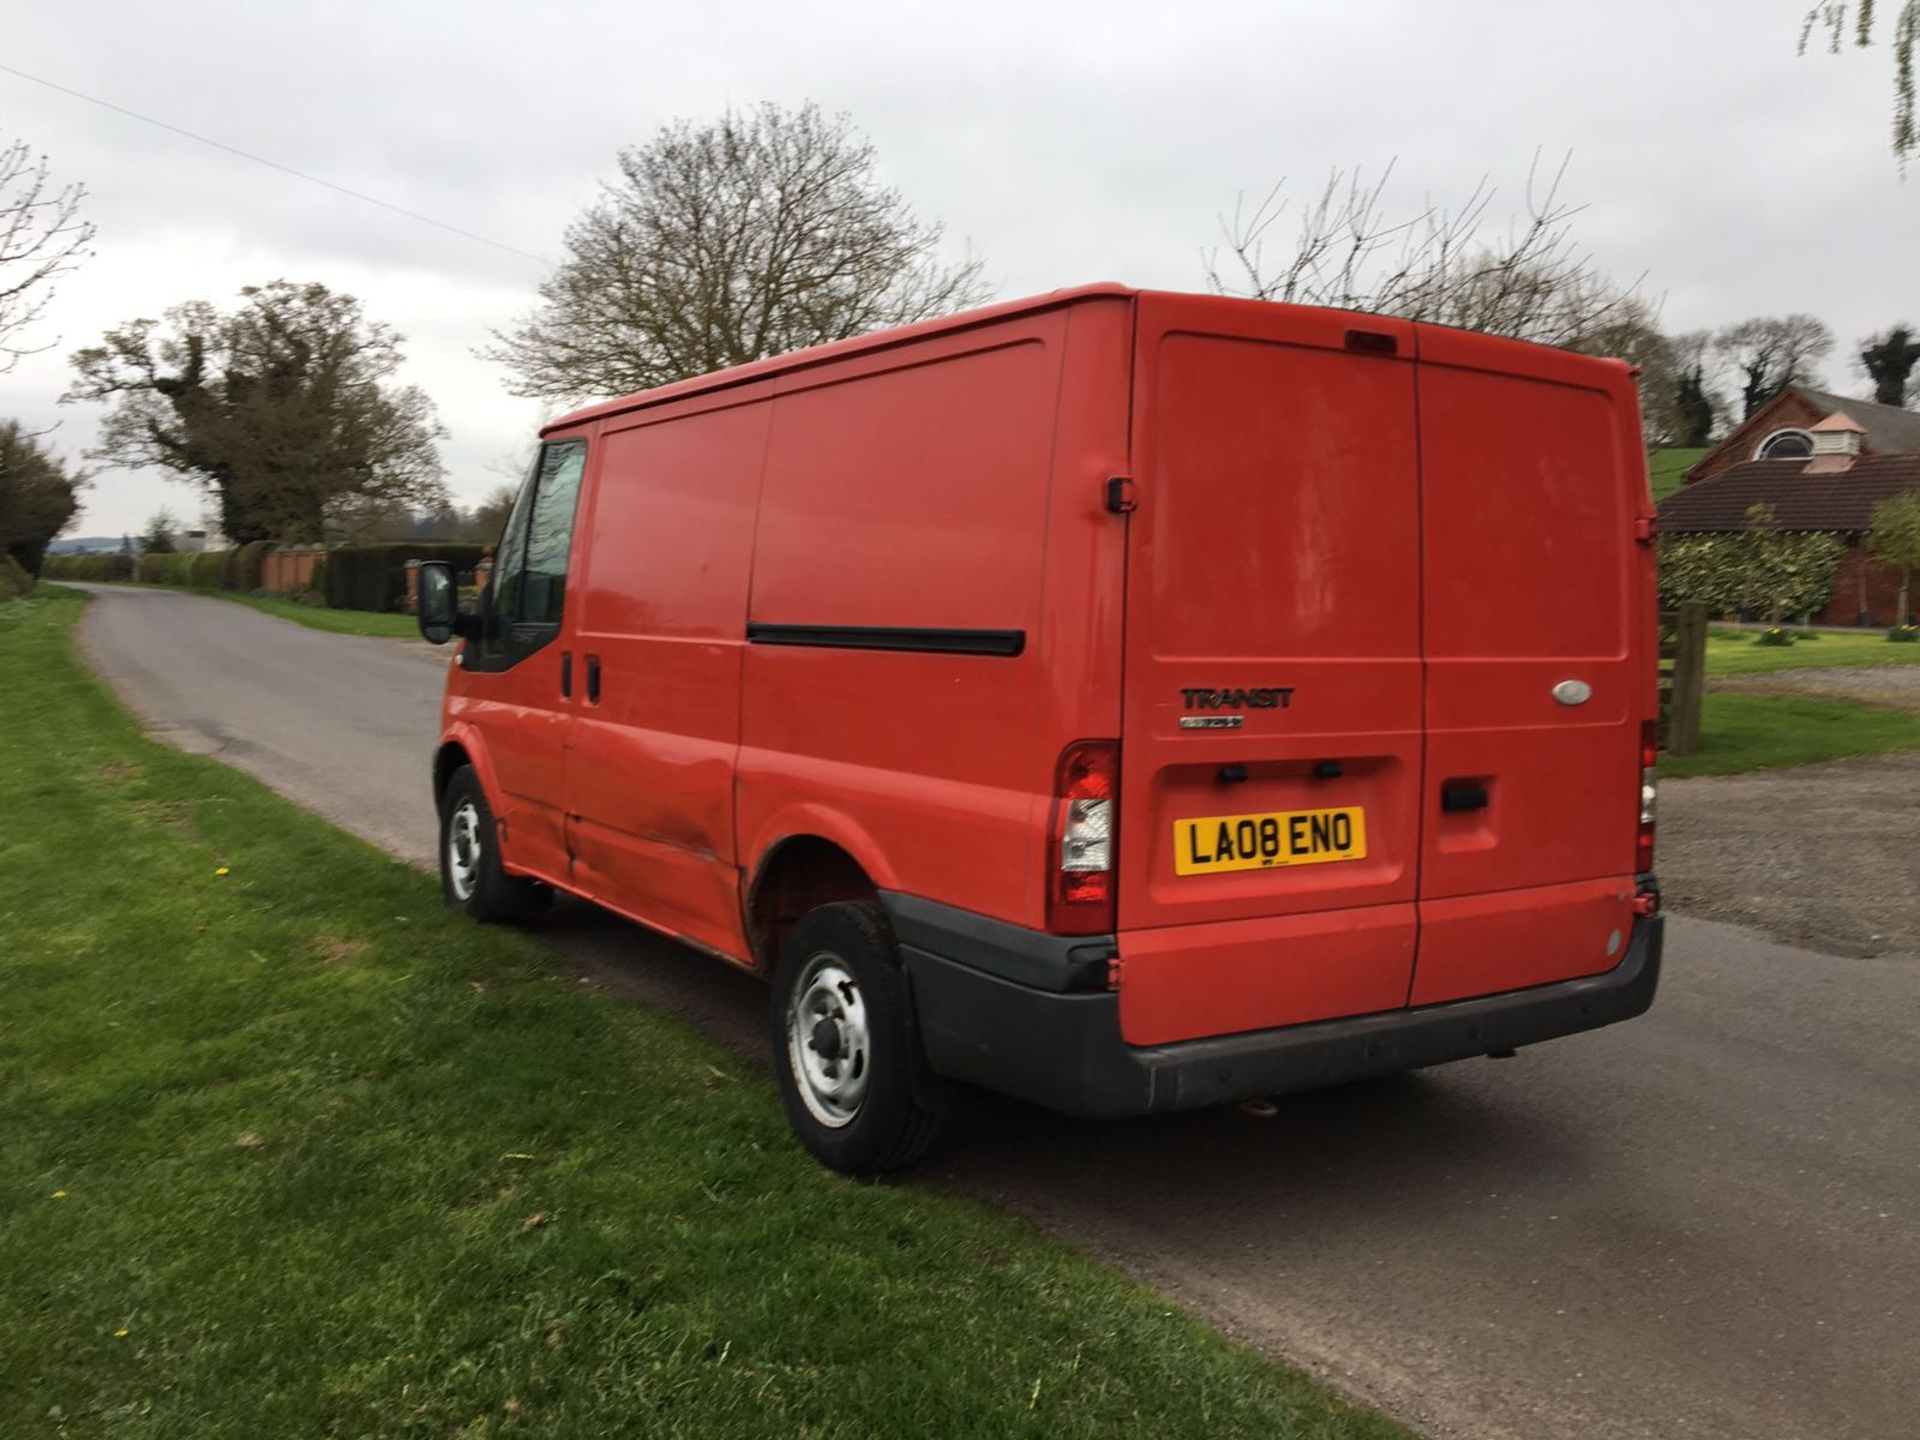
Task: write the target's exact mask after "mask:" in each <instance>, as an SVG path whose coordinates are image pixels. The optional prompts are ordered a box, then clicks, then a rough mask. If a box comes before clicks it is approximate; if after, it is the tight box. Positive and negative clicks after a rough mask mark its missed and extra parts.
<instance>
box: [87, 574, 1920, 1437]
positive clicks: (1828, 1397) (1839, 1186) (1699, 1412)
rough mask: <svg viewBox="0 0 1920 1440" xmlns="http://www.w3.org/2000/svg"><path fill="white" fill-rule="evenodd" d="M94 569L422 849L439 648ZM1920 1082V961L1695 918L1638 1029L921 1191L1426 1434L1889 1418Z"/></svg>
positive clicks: (213, 714)
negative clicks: (1008, 1221)
mask: <svg viewBox="0 0 1920 1440" xmlns="http://www.w3.org/2000/svg"><path fill="white" fill-rule="evenodd" d="M97 595H98V598H97V599H96V601H95V603H94V604H93V605H92V606H91V607H89V613H88V615H87V617H86V620H85V622H84V626H83V638H84V643H85V645H86V648H87V651H88V653H89V655H90V656H91V657H92V658H93V660H94V663H95V664H96V665H97V666H98V668H99V669H100V670H101V672H102V673H103V674H105V675H106V676H107V677H108V678H109V680H111V681H112V683H113V684H114V686H115V688H116V689H118V690H119V692H120V693H121V694H122V695H123V696H125V697H126V698H127V699H128V701H129V703H131V704H132V705H133V706H134V708H135V709H136V710H138V711H140V712H141V713H142V714H144V715H146V716H147V717H148V720H149V722H150V723H151V724H154V725H155V726H156V727H158V728H159V730H160V733H161V734H162V735H163V736H164V737H166V738H170V739H174V740H176V741H181V742H184V743H188V744H191V745H192V746H194V748H200V749H210V750H212V751H213V752H214V753H216V754H219V755H220V756H221V757H222V758H225V759H229V760H231V761H233V762H234V763H235V764H237V765H239V766H240V767H241V768H242V769H246V770H249V771H251V772H252V773H254V774H256V775H258V776H260V777H261V778H263V779H265V780H266V781H267V783H269V784H271V785H274V786H276V787H278V788H280V789H282V790H284V791H285V792H286V793H288V794H289V795H291V796H292V797H293V798H295V799H297V800H300V801H301V802H302V803H305V804H309V805H312V806H313V807H314V808H316V809H318V810H320V811H321V812H322V813H323V814H326V815H328V816H329V817H331V818H333V819H336V820H338V821H339V822H340V823H341V824H343V825H345V826H347V827H348V828H349V829H352V830H356V831H358V832H359V833H360V834H362V835H365V836H367V837H368V838H369V839H372V840H374V841H375V843H380V844H385V845H387V846H388V847H389V848H392V849H393V850H394V851H395V852H396V853H399V854H403V855H406V856H408V857H409V858H414V859H420V858H422V857H423V856H424V855H425V854H426V852H427V849H428V841H427V839H426V837H428V836H429V835H430V833H431V826H432V816H431V813H430V807H429V803H428V795H427V780H426V777H427V754H428V750H429V748H430V746H431V744H432V741H433V727H434V715H435V710H436V706H437V693H438V687H439V683H440V671H439V667H438V665H437V664H435V663H432V662H431V661H430V660H429V659H427V658H423V657H422V656H420V655H419V654H418V653H416V652H413V651H410V650H408V649H406V648H405V647H403V646H397V645H395V644H393V643H391V642H382V641H373V640H361V639H354V638H351V637H345V636H332V635H321V634H319V633H317V632H313V631H306V630H300V629H297V628H296V627H294V626H292V625H290V624H288V623H286V622H283V621H279V620H275V619H272V618H270V617H267V616H263V615H259V614H256V613H255V612H253V611H250V610H246V609H244V608H242V607H239V606H234V605H228V604H225V603H223V602H220V601H217V600H208V599H200V598H196V597H193V596H186V595H172V594H167V593H165V592H155V591H144V590H125V589H117V590H111V591H102V592H97ZM1692 783H1696V784H1708V783H1722V782H1704V781H1703V782H1692ZM1674 788H1675V789H1676V790H1679V791H1680V792H1681V794H1682V795H1683V796H1684V795H1685V794H1687V793H1688V792H1687V791H1686V790H1685V789H1683V788H1682V787H1674ZM1704 813H1705V812H1704V810H1700V811H1695V812H1693V814H1692V818H1689V804H1688V802H1687V801H1686V800H1685V799H1684V798H1683V799H1682V800H1681V801H1680V802H1679V803H1678V804H1677V805H1670V806H1669V808H1668V813H1667V816H1666V818H1665V828H1666V835H1667V843H1668V844H1669V845H1670V846H1673V847H1675V848H1676V850H1677V852H1678V853H1679V854H1680V855H1681V856H1682V857H1684V855H1685V853H1686V849H1687V847H1688V846H1690V845H1694V844H1704V845H1712V844H1724V843H1727V842H1724V841H1721V840H1720V839H1719V838H1718V837H1717V836H1716V837H1714V838H1713V839H1708V838H1706V837H1702V838H1700V839H1698V840H1695V839H1694V838H1693V837H1692V836H1690V835H1689V834H1688V832H1689V830H1690V829H1692V828H1693V827H1695V826H1696V825H1697V824H1698V823H1699V821H1700V819H1701V817H1702V816H1703V815H1704ZM1756 813H1757V812H1756ZM1687 868H1688V866H1687V864H1686V863H1685V862H1684V859H1683V863H1682V865H1681V869H1682V871H1683V872H1685V871H1686V870H1687ZM1910 879H1911V877H1909V880H1910ZM1682 888H1684V886H1683V887H1682ZM548 933H549V935H550V936H551V938H552V941H553V943H554V944H555V945H556V946H557V947H558V948H560V949H561V950H562V951H563V952H565V953H566V954H567V955H568V956H570V957H572V958H573V959H574V961H575V962H576V963H578V964H579V965H581V966H582V967H583V968H584V969H585V970H586V972H587V973H588V974H589V975H591V976H593V977H595V978H596V980H597V981H598V982H599V983H601V984H602V985H603V986H605V987H606V988H607V989H609V990H611V991H614V992H617V993H620V994H626V995H637V996H641V997H644V998H646V999H649V1000H651V1001H654V1002H656V1003H659V1004H661V1005H664V1006H666V1007H667V1008H669V1009H672V1010H674V1011H676V1012H678V1013H680V1014H682V1015H685V1016H688V1017H690V1018H692V1019H693V1020H695V1021H696V1022H697V1023H700V1024H702V1025H704V1026H706V1027H707V1028H709V1029H710V1030H712V1031H713V1032H714V1033H716V1034H717V1035H719V1036H720V1037H721V1038H722V1039H724V1040H727V1041H728V1042H729V1043H732V1044H734V1045H735V1046H736V1047H738V1048H740V1049H742V1050H744V1051H747V1052H749V1053H753V1054H759V1053H761V1051H762V1049H763V1044H764V1042H763V1040H762V1038H761V1036H762V1027H763V1014H764V1005H765V997H764V992H763V991H762V990H761V989H760V987H759V986H758V985H757V983H756V982H754V981H752V980H750V979H748V978H746V977H744V976H741V975H739V974H736V973H735V972H733V971H731V970H729V969H727V968H726V967H724V966H721V965H719V964H717V963H715V962H712V961H708V960H704V959H701V958H699V957H697V956H693V955H691V954H690V953H689V952H687V951H685V950H683V949H681V948H680V947H678V946H675V945H673V944H671V943H670V942H667V941H665V940H662V939H660V938H658V937H655V936H652V935H650V934H649V933H647V932H644V931H642V930H639V929H636V928H634V927H632V926H628V925H624V924H621V923H619V922H617V921H614V920H612V919H610V918H608V917H606V916H604V915H601V914H599V913H597V912H595V911H592V910H591V909H589V908H588V907H585V906H581V905H577V904H575V905H564V904H563V905H562V906H560V907H558V909H557V912H556V916H555V919H554V921H553V923H552V925H551V926H550V927H549V928H548ZM1917 1096H1920V962H1916V960H1915V959H1914V958H1913V957H1911V956H1882V957H1879V958H1858V957H1837V956H1833V955H1827V954H1821V953H1817V952H1815V951H1812V950H1807V949H1796V948H1791V947H1788V946H1784V945H1780V944H1777V943H1774V942H1772V941H1769V940H1768V939H1766V938H1764V937H1762V936H1760V935H1758V934H1756V933H1754V932H1753V931H1751V930H1747V929H1740V928H1735V927H1733V926H1730V925H1723V924H1716V923H1713V922H1710V921H1705V920H1700V919H1694V918H1688V917H1685V916H1681V917H1676V918H1675V919H1674V920H1673V922H1672V923H1671V926H1670V929H1669V932H1668V957H1667V971H1666V978H1665V981H1664V983H1663V987H1662V992H1661V996H1660V999H1659V1001H1658V1002H1657V1003H1656V1004H1655V1007H1654V1009H1653V1011H1652V1013H1651V1014H1649V1015H1648V1016H1646V1017H1645V1018H1644V1019H1641V1020H1637V1021H1634V1022H1632V1023H1630V1024H1626V1025H1621V1026H1616V1027H1613V1028H1611V1029H1608V1030H1602V1031H1598V1032H1595V1033H1593V1034H1590V1035H1583V1036H1576V1037H1573V1038H1571V1039H1568V1040H1564V1041H1560V1042H1558V1043H1556V1044H1553V1045H1548V1046H1542V1047H1539V1048H1537V1049H1534V1050H1529V1051H1527V1052H1524V1053H1523V1054H1522V1055H1521V1056H1519V1057H1518V1058H1516V1059H1513V1060H1505V1061H1484V1060H1483V1061H1475V1062H1470V1063H1467V1064H1463V1065H1457V1066H1452V1067H1446V1068H1443V1069H1439V1070H1433V1071H1428V1072H1425V1073H1423V1074H1420V1075H1417V1076H1412V1077H1407V1078H1403V1079H1398V1080H1393V1081H1387V1082H1380V1083H1376V1084H1371V1085H1364V1086H1354V1087H1348V1088H1345V1089H1341V1090H1336V1091H1328V1092H1321V1093H1317V1094H1311V1095H1304V1096H1293V1097H1289V1098H1287V1099H1284V1100H1283V1101H1281V1102H1280V1104H1279V1106H1278V1113H1277V1114H1276V1115H1275V1116H1274V1117H1273V1118H1270V1119H1257V1118H1254V1117H1252V1116H1249V1115H1247V1114H1245V1113H1243V1112H1241V1111H1239V1110H1220V1111H1208V1112H1202V1113H1198V1114H1193V1115H1184V1116H1172V1117H1163V1118H1158V1119H1153V1120H1147V1121H1130V1122H1115V1123H1108V1124H1099V1125H1095V1124H1082V1123H1074V1122H1068V1121H1064V1120H1060V1119H1057V1118H1055V1117H1052V1116H1049V1115H1046V1114H1043V1113H1041V1112H1038V1111H1034V1110H1030V1109H1026V1108H1024V1107H1020V1106H1017V1105H1013V1104H1010V1103H1009V1104H1000V1103H993V1104H988V1105H985V1106H984V1107H983V1108H982V1112H981V1113H980V1114H979V1115H977V1116H975V1117H973V1118H972V1120H971V1122H970V1123H964V1124H960V1125H957V1126H955V1127H954V1129H953V1131H952V1133H951V1139H950V1141H949V1143H948V1144H947V1145H946V1147H945V1148H944V1149H943V1150H942V1151H940V1152H939V1153H938V1156H937V1157H936V1160H935V1162H934V1165H933V1166H932V1168H930V1169H929V1170H928V1171H927V1172H925V1173H924V1176H923V1178H922V1179H921V1181H920V1182H919V1183H931V1184H939V1185H952V1186H956V1187H960V1188H964V1189H965V1190H967V1191H969V1192H972V1193H976V1194H983V1195H986V1196H989V1197H991V1198H994V1199H996V1200H999V1201H1001V1202H1003V1203H1005V1204H1008V1205H1010V1206H1012V1207H1013V1208H1015V1209H1016V1210H1018V1211H1020V1212H1021V1213H1023V1214H1025V1215H1028V1216H1030V1217H1032V1218H1033V1219H1034V1220H1035V1221H1036V1222H1038V1223H1039V1224H1041V1225H1042V1226H1044V1227H1045V1228H1046V1229H1047V1230H1049V1231H1050V1232H1052V1233H1053V1234H1055V1235H1058V1236H1060V1237H1062V1238H1063V1239H1065V1240H1067V1241H1069V1242H1071V1243H1074V1244H1078V1245H1081V1246H1083V1247H1085V1248H1087V1249H1088V1250H1090V1251H1092V1252H1094V1253H1096V1254H1098V1255H1101V1256H1104V1257H1107V1258H1109V1259H1111V1260H1112V1261H1113V1262H1114V1263H1115V1264H1116V1265H1118V1266H1120V1267H1121V1268H1122V1269H1124V1270H1125V1271H1127V1272H1128V1273H1130V1274H1132V1275H1134V1276H1136V1277H1138V1278H1139V1279H1141V1280H1142V1281H1144V1282H1146V1283H1148V1284H1151V1285H1154V1286H1157V1287H1159V1288H1160V1289H1161V1290H1163V1291H1165V1292H1166V1293H1168V1294H1170V1295H1172V1296H1175V1297H1177V1298H1178V1299H1180V1300H1182V1301H1184V1302H1185V1303H1187V1304H1188V1305H1190V1306H1191V1307H1192V1308H1193V1309H1194V1310H1195V1311H1197V1312H1198V1313H1199V1314H1201V1315H1203V1316H1205V1317H1206V1318H1208V1319H1209V1320H1211V1321H1212V1322H1213V1323H1215V1324H1217V1325H1218V1326H1219V1327H1220V1328H1221V1329H1222V1330H1223V1331H1225V1332H1226V1333H1227V1334H1228V1335H1230V1336H1233V1337H1235V1338H1237V1339H1240V1340H1243V1341H1246V1342H1247V1343H1249V1344H1253V1345H1257V1346H1259V1347H1261V1348H1263V1349H1266V1350H1269V1351H1271V1352H1272V1353H1274V1354H1276V1355H1279V1356H1281V1357H1283V1358H1285V1359H1288V1360H1291V1361H1293V1362H1295V1363H1298V1364H1302V1365H1305V1366H1306V1367H1308V1368H1310V1369H1312V1370H1314V1371H1316V1372H1318V1373H1320V1374H1322V1375H1324V1376H1326V1377H1327V1378H1329V1379H1331V1380H1332V1381H1333V1382H1334V1383H1336V1384H1338V1385H1340V1386H1341V1387H1342V1388H1344V1389H1346V1390H1347V1391H1349V1392H1350V1393H1352V1394H1354V1395H1356V1396H1358V1397H1360V1398H1362V1399H1365V1400H1369V1401H1372V1402H1374V1403H1376V1404H1378V1405H1380V1406H1382V1407H1383V1408H1385V1409H1387V1410H1389V1411H1390V1412H1392V1413H1394V1414H1396V1415H1398V1416H1400V1417H1402V1418H1404V1419H1406V1420H1408V1421H1409V1422H1411V1423H1412V1424H1414V1425H1415V1426H1417V1427H1419V1428H1421V1429H1423V1430H1425V1431H1427V1432H1428V1433H1430V1434H1433V1435H1462V1436H1475V1437H1493V1440H1558V1437H1565V1440H1574V1437H1578V1440H1612V1437H1668V1436H1678V1435H1686V1436H1690V1437H1702V1440H1736V1437H1737V1440H1755V1437H1767V1440H1788V1437H1794V1440H1800V1437H1805V1440H1816V1437H1817V1440H1885V1437H1890V1436H1901V1435H1909V1434H1912V1433H1914V1428H1915V1418H1914V1417H1915V1416H1916V1415H1920V1365H1916V1364H1915V1363H1914V1350H1915V1340H1914V1336H1915V1335H1916V1334H1920V1199H1917V1198H1916V1197H1920V1145H1916V1144H1915V1100H1916V1097H1917Z"/></svg>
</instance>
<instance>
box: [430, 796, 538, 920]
mask: <svg viewBox="0 0 1920 1440" xmlns="http://www.w3.org/2000/svg"><path fill="white" fill-rule="evenodd" d="M440 893H441V895H442V896H443V897H445V899H446V902H447V904H448V905H450V906H452V907H453V908H454V909H455V910H458V911H460V912H461V913H462V914H463V915H466V916H468V917H469V918H471V919H474V920H478V921H480V922H481V923H482V924H483V925H485V924H494V923H497V922H500V921H513V920H526V919H530V918H532V917H533V916H534V915H537V914H538V913H540V911H542V910H544V909H545V908H546V907H547V905H548V904H549V903H551V901H552V899H553V892H552V891H551V890H549V889H547V887H546V886H544V885H541V884H539V883H538V882H536V881H533V880H523V879H521V878H520V877H519V876H517V875H509V874H507V872H506V871H505V870H503V869H501V868H500V846H499V839H498V831H497V830H496V829H495V828H494V823H493V807H492V806H490V805H489V804H487V792H486V791H485V790H483V789H482V788H481V786H480V777H479V776H478V775H477V774H475V773H474V769H473V767H472V766H471V765H462V766H461V767H460V768H459V769H458V770H456V771H454V772H453V776H452V778H451V779H449V780H448V781H447V789H446V793H445V794H444V795H442V796H441V797H440Z"/></svg>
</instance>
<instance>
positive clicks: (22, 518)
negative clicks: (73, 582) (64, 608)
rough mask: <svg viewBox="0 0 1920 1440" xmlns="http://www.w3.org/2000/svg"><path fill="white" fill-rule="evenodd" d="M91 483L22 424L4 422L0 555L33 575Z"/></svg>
mask: <svg viewBox="0 0 1920 1440" xmlns="http://www.w3.org/2000/svg"><path fill="white" fill-rule="evenodd" d="M84 484H86V477H85V476H83V475H79V474H75V473H71V472H69V471H68V470H67V468H66V466H65V465H63V464H62V463H61V462H60V461H59V460H58V459H57V458H56V457H55V456H54V454H53V452H52V450H50V449H49V448H48V447H47V446H46V445H44V444H43V443H41V437H40V436H39V435H36V434H35V433H34V432H32V431H31V430H28V429H26V428H25V427H24V426H22V425H21V423H20V422H19V421H18V420H0V550H3V551H4V552H5V553H6V554H8V555H11V556H12V557H13V558H14V559H15V560H16V561H18V562H19V564H20V565H21V567H22V568H23V569H25V570H26V571H27V573H28V574H30V575H38V574H39V573H40V564H41V561H42V559H43V558H44V557H45V555H46V553H47V546H48V545H49V544H51V543H52V541H53V537H54V536H56V535H58V534H59V533H60V532H61V531H62V530H64V529H66V527H67V522H68V521H69V520H71V519H72V518H73V513H74V511H76V510H77V509H79V508H80V499H79V493H80V487H81V486H82V485H84Z"/></svg>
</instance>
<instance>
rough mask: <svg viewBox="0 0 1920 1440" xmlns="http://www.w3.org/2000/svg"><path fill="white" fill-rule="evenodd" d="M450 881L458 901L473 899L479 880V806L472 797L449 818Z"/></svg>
mask: <svg viewBox="0 0 1920 1440" xmlns="http://www.w3.org/2000/svg"><path fill="white" fill-rule="evenodd" d="M447 881H448V883H449V884H451V885H452V886H453V898H454V899H456V900H471V899H472V898H473V891H474V887H475V886H476V885H478V884H479V883H480V807H479V806H477V805H475V804H474V803H473V801H471V800H462V801H461V802H460V804H459V806H458V807H457V808H456V809H455V810H454V812H453V814H452V815H451V816H450V817H449V818H448V820H447Z"/></svg>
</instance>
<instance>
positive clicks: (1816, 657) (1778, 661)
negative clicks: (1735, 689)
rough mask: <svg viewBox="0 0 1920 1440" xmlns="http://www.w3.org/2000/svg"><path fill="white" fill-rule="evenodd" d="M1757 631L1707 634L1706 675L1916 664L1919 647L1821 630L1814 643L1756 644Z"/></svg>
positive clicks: (1883, 635) (1879, 636) (1867, 633)
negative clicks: (1829, 666)
mask: <svg viewBox="0 0 1920 1440" xmlns="http://www.w3.org/2000/svg"><path fill="white" fill-rule="evenodd" d="M1758 633H1759V632H1758V631H1752V630H1746V631H1742V630H1713V631H1710V632H1709V633H1708V635H1707V674H1709V675H1756V674H1761V673H1764V672H1770V671H1774V670H1812V669H1816V668H1819V667H1822V666H1828V665H1847V666H1852V665H1916V664H1920V645H1913V644H1907V645H1899V644H1895V643H1894V642H1893V641H1891V640H1889V639H1887V632H1886V631H1884V630H1863V631H1861V632H1860V633H1859V634H1858V635H1845V634H1834V633H1833V632H1832V631H1824V632H1822V633H1821V635H1820V637H1819V638H1818V639H1817V640H1796V641H1794V642H1793V644H1791V645H1761V644H1758V643H1756V636H1757V635H1758Z"/></svg>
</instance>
